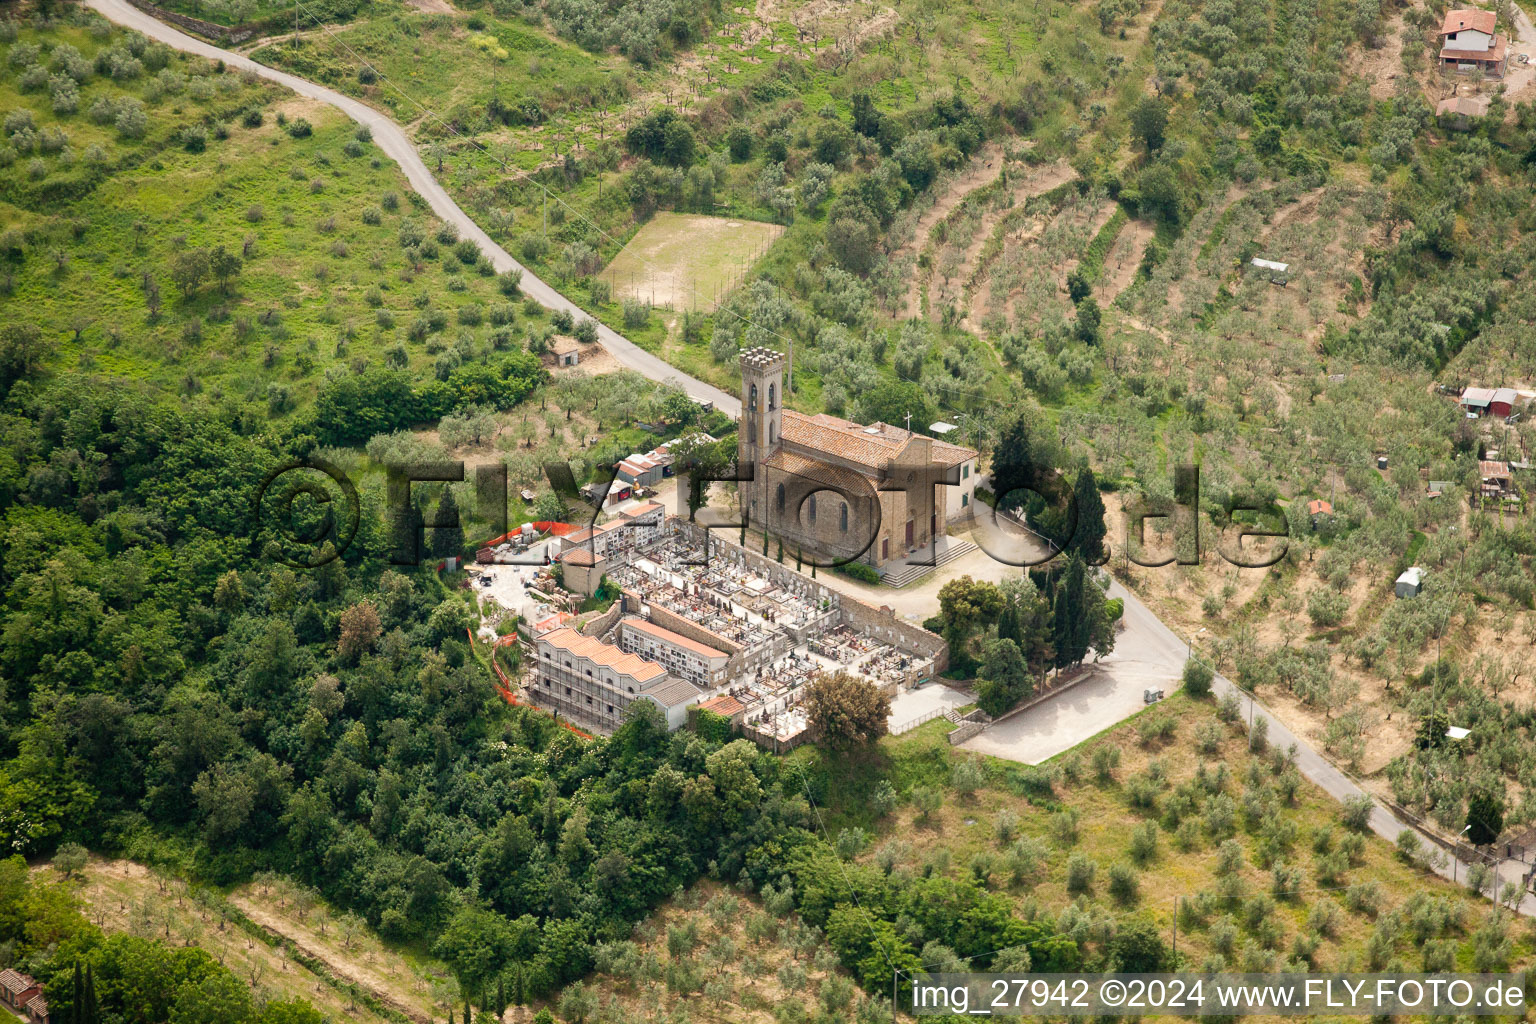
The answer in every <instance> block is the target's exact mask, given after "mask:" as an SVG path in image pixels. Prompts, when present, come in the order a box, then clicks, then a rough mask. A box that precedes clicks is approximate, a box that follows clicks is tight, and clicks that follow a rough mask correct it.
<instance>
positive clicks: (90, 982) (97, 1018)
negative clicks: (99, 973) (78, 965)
mask: <svg viewBox="0 0 1536 1024" xmlns="http://www.w3.org/2000/svg"><path fill="white" fill-rule="evenodd" d="M84 1024H101V1006H100V1004H98V1003H97V1002H96V974H95V972H94V971H92V970H91V965H90V964H86V965H85V1022H84Z"/></svg>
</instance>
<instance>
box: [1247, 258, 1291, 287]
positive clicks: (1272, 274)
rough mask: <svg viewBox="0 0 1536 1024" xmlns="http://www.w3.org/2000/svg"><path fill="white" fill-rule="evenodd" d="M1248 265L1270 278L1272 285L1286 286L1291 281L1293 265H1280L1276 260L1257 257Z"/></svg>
mask: <svg viewBox="0 0 1536 1024" xmlns="http://www.w3.org/2000/svg"><path fill="white" fill-rule="evenodd" d="M1248 265H1249V266H1250V267H1253V268H1254V269H1255V270H1257V271H1259V272H1260V273H1262V274H1266V275H1268V277H1269V283H1270V284H1278V285H1284V284H1286V283H1287V282H1288V281H1290V279H1291V265H1290V264H1289V263H1280V262H1277V261H1276V260H1265V259H1260V258H1259V257H1257V256H1255V257H1254V258H1253V259H1251V260H1249V261H1248Z"/></svg>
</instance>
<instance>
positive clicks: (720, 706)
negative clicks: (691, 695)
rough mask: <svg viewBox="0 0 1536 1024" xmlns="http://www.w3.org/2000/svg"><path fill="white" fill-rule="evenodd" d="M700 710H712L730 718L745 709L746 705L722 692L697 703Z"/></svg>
mask: <svg viewBox="0 0 1536 1024" xmlns="http://www.w3.org/2000/svg"><path fill="white" fill-rule="evenodd" d="M699 710H701V711H713V712H714V713H715V714H717V715H724V716H725V717H726V718H731V717H733V716H735V715H739V714H741V713H742V712H743V711H745V710H747V706H746V705H745V704H743V703H742V702H741V701H739V700H737V699H736V698H735V697H732V696H731V695H730V694H728V693H722V694H721V695H720V696H718V697H711V698H710V699H709V700H707V701H705V702H704V703H703V704H700V705H699Z"/></svg>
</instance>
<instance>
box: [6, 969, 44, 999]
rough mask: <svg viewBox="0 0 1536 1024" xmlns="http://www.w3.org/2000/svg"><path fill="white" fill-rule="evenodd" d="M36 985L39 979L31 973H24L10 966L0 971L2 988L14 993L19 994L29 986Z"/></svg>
mask: <svg viewBox="0 0 1536 1024" xmlns="http://www.w3.org/2000/svg"><path fill="white" fill-rule="evenodd" d="M36 987H37V981H36V980H35V979H34V978H33V977H32V976H31V975H30V974H22V973H21V972H20V971H13V970H10V969H9V968H7V969H6V970H3V971H0V988H3V989H5V990H6V991H7V992H9V993H11V994H12V995H17V994H19V993H21V992H25V991H26V990H27V989H29V988H36Z"/></svg>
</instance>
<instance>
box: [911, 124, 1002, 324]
mask: <svg viewBox="0 0 1536 1024" xmlns="http://www.w3.org/2000/svg"><path fill="white" fill-rule="evenodd" d="M1002 173H1003V153H1002V150H1001V149H999V148H998V146H997V145H996V143H992V142H989V143H987V144H986V145H984V146H982V147H981V149H980V150H978V151H977V153H976V155H975V156H974V157H972V158H971V163H970V166H968V167H967V168H966V169H965V170H964V171H962V172H961V173H960V174H959V175H957V176H956V177H955V178H954V179H952V180H951V181H950V182H949V184H948V185H947V186H946V187H945V189H944V194H943V195H941V196H939V198H938V199H936V200H935V201H934V204H933V205H932V206H930V207H929V208H928V209H927V210H924V211H923V215H922V216H921V217H919V218H918V219H917V226H916V227H915V228H914V229H913V232H912V240H911V241H910V242H908V243H906V244H905V245H903V246H901V247H900V248H898V249H897V250H896V251H895V252H893V253H891V262H893V263H894V262H895V261H896V260H899V259H901V258H902V257H903V256H912V255H915V254H917V253H919V252H921V251H922V250H923V249H924V248H926V247H927V245H928V236H929V235H931V234H932V233H933V229H934V228H935V227H937V226H938V224H939V222H940V221H941V220H943V219H944V218H945V217H948V216H949V215H950V214H951V213H953V212H954V211H955V208H956V207H958V206H959V205H960V204H961V202H963V201H964V200H965V197H966V196H968V195H970V194H971V193H972V192H974V191H976V190H977V189H979V188H985V187H986V186H988V185H990V184H992V183H993V182H994V181H996V180H997V178H998V176H999V175H1001V174H1002ZM930 273H931V272H930ZM928 276H929V274H927V273H914V274H913V277H912V284H911V286H910V287H909V288H908V289H907V297H906V301H905V304H904V305H903V306H902V312H901V317H902V318H905V317H912V316H917V315H918V314H919V313H920V312H921V311H922V294H923V286H924V284H925V283H926V280H927V278H928Z"/></svg>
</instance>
